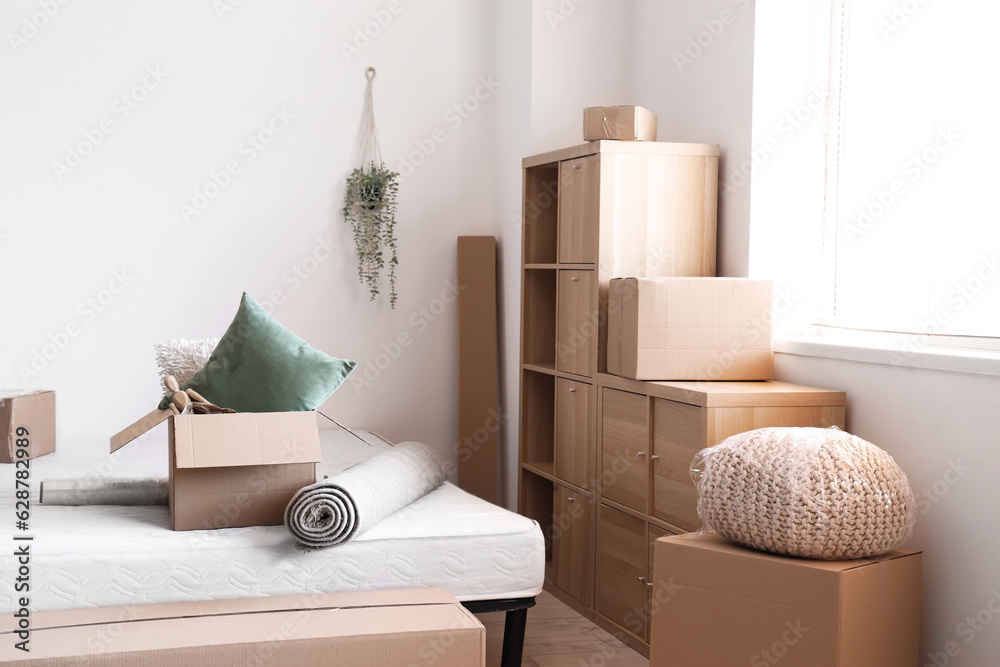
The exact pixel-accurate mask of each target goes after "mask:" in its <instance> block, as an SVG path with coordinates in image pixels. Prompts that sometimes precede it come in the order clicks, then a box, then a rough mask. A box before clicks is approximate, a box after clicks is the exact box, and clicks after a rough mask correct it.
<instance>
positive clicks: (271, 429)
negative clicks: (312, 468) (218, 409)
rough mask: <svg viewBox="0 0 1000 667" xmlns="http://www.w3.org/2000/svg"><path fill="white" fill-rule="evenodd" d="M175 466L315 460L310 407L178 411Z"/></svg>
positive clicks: (315, 431) (316, 450) (317, 451)
mask: <svg viewBox="0 0 1000 667" xmlns="http://www.w3.org/2000/svg"><path fill="white" fill-rule="evenodd" d="M171 429H172V430H173V433H174V454H173V458H172V460H173V461H174V462H175V464H176V466H177V467H178V468H214V467H221V466H254V465H276V464H281V463H305V462H312V463H316V462H319V461H320V458H321V455H320V448H319V431H318V429H317V427H316V413H314V412H264V413H239V414H221V415H180V416H176V417H174V418H173V420H172V421H171Z"/></svg>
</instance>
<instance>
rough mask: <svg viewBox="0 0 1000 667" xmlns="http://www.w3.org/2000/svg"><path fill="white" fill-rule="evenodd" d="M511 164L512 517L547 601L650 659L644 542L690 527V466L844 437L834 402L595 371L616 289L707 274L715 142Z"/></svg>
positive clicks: (811, 395)
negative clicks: (768, 437)
mask: <svg viewBox="0 0 1000 667" xmlns="http://www.w3.org/2000/svg"><path fill="white" fill-rule="evenodd" d="M522 167H523V176H524V181H523V185H524V188H523V195H524V202H523V237H522V242H523V246H522V252H523V254H522V270H521V278H522V281H521V285H522V293H521V377H520V388H521V393H520V397H521V398H520V424H519V434H520V452H519V462H520V465H519V493H518V506H519V511H520V512H521V513H522V514H524V515H525V516H528V517H531V518H533V519H535V520H536V521H538V522H539V524H541V526H542V528H543V532H544V534H545V536H546V558H547V561H548V564H547V568H546V584H545V587H546V590H549V591H550V592H551V593H552V594H553V595H555V596H556V597H558V598H559V599H561V600H562V601H564V602H566V603H567V604H569V605H570V606H572V607H573V608H575V609H576V610H577V611H579V612H581V613H582V614H584V615H585V616H587V617H588V618H590V619H592V620H594V621H595V622H597V623H598V624H600V625H602V626H604V627H605V628H607V629H609V630H611V631H613V632H614V633H615V634H616V635H617V636H619V637H621V638H622V639H623V640H624V641H626V642H628V643H629V644H630V645H632V646H633V647H635V648H637V649H638V650H639V651H641V652H643V653H646V654H647V655H648V650H649V647H648V643H647V642H648V616H649V609H650V600H649V590H650V586H649V585H648V584H651V582H652V580H653V573H652V571H651V570H652V562H653V561H652V557H651V548H652V544H653V542H655V541H656V539H657V538H659V537H661V536H663V535H667V534H676V533H680V532H684V531H686V530H692V529H694V528H697V527H698V524H697V515H696V513H695V505H694V503H695V502H696V497H695V495H694V487H693V485H692V483H691V481H690V476H689V473H688V467H689V465H690V462H691V458H692V457H693V455H694V454H695V453H696V452H697V451H698V450H700V449H701V448H703V447H706V446H710V445H713V444H715V443H716V442H718V441H720V440H721V439H723V438H725V437H727V436H728V435H731V434H734V433H737V432H741V431H744V430H748V429H750V428H756V427H759V426H765V425H788V426H806V425H831V424H837V425H840V426H843V421H844V407H843V406H844V395H843V393H841V392H831V391H824V390H817V389H810V388H807V387H796V386H793V385H785V384H782V383H775V382H714V383H712V382H687V383H686V382H639V381H635V380H628V379H623V378H619V377H616V376H612V375H608V374H607V373H606V370H607V365H606V361H605V360H606V348H607V344H606V343H607V326H606V325H607V317H608V310H607V303H608V300H607V297H608V283H609V281H610V280H611V279H612V278H615V277H619V276H646V277H661V276H713V275H715V244H716V200H717V178H718V147H717V146H712V145H706V144H676V143H653V142H620V141H596V142H591V143H588V144H583V145H580V146H574V147H571V148H567V149H564V150H560V151H553V152H550V153H545V154H542V155H536V156H532V157H528V158H525V159H524V160H523V161H522ZM658 576H663V575H662V574H659V573H658Z"/></svg>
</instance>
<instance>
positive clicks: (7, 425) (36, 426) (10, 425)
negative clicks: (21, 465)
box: [0, 390, 56, 463]
mask: <svg viewBox="0 0 1000 667" xmlns="http://www.w3.org/2000/svg"><path fill="white" fill-rule="evenodd" d="M19 450H20V451H23V452H25V453H24V454H18V451H19ZM54 451H56V393H55V392H54V391H47V390H43V391H35V392H30V393H25V392H23V391H5V390H0V463H13V462H14V461H17V460H18V459H33V458H37V457H39V456H42V455H43V454H51V453H52V452H54Z"/></svg>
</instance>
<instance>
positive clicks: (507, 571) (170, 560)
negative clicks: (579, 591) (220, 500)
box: [0, 428, 545, 665]
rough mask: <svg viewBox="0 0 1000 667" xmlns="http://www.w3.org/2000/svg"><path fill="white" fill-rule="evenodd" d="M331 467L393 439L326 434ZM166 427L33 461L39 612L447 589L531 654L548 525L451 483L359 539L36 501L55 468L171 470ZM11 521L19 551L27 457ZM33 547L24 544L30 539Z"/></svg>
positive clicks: (74, 472)
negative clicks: (528, 634) (494, 614)
mask: <svg viewBox="0 0 1000 667" xmlns="http://www.w3.org/2000/svg"><path fill="white" fill-rule="evenodd" d="M320 439H321V446H322V449H323V463H321V464H319V465H318V466H317V476H318V477H319V478H322V476H323V475H332V474H334V473H336V472H339V471H340V470H343V469H345V468H347V467H349V466H350V465H353V464H354V463H357V462H359V461H361V460H364V459H365V458H367V457H369V456H372V455H374V454H377V453H378V452H379V451H384V450H386V449H388V448H389V447H391V444H390V443H389V442H387V441H386V440H384V439H382V438H381V437H380V436H378V435H376V434H374V433H371V432H367V431H351V430H347V429H336V430H327V429H323V430H321V431H320ZM166 452H167V446H166V432H165V429H164V428H159V429H155V430H154V431H152V432H150V433H149V434H147V435H146V436H143V437H142V438H140V440H137V441H136V442H134V443H133V444H132V445H131V446H130V447H128V448H126V449H123V450H119V451H118V452H116V453H115V454H111V455H109V454H108V453H107V445H106V444H104V443H100V444H94V445H90V444H88V445H79V446H65V445H63V443H60V451H57V452H56V453H55V454H51V455H48V456H44V457H42V458H39V459H36V460H34V461H32V462H31V478H30V479H31V484H32V489H31V496H32V504H31V517H30V520H29V530H28V531H26V532H24V533H20V532H19V535H22V536H23V535H31V536H33V538H34V539H33V541H32V542H31V573H30V577H31V595H30V599H31V604H30V608H31V609H32V610H47V609H71V608H80V607H105V606H120V605H134V604H150V603H157V602H174V601H182V600H210V599H224V598H235V597H260V596H270V595H286V594H294V593H308V592H314V591H322V592H332V591H347V590H374V589H388V588H412V587H415V586H440V587H442V588H445V589H447V590H448V591H450V592H451V593H452V594H453V595H455V597H457V598H458V599H459V600H461V601H462V603H463V604H464V605H465V606H466V607H468V608H469V609H470V611H473V612H474V613H479V612H483V611H505V612H507V618H506V626H505V633H504V657H503V663H502V664H504V665H519V664H520V662H521V656H520V653H521V645H522V642H523V636H524V625H525V621H526V614H527V609H528V607H530V606H531V605H533V604H534V597H535V596H536V595H537V594H538V593H539V592H540V591H541V589H542V581H543V578H544V567H545V552H544V539H543V536H542V532H541V530H540V528H539V526H538V524H537V523H536V522H534V521H532V520H530V519H527V518H525V517H522V516H520V515H518V514H515V513H513V512H510V511H508V510H505V509H503V508H500V507H497V506H496V505H492V504H490V503H488V502H486V501H483V500H480V499H479V498H476V497H474V496H472V495H470V494H468V493H466V492H464V491H462V490H461V489H459V488H458V487H456V486H455V485H453V484H451V483H449V482H446V483H445V484H443V485H442V486H440V487H438V488H437V489H435V490H434V491H432V492H431V493H429V494H428V495H426V496H424V497H423V498H421V499H419V500H418V501H416V502H414V503H413V504H412V505H410V506H408V507H406V508H404V509H403V510H400V511H399V512H396V513H395V514H393V515H391V516H390V517H388V518H387V519H385V520H384V521H382V522H381V523H379V524H377V525H375V526H373V527H372V528H371V529H370V530H369V531H368V532H366V533H364V534H362V535H360V536H359V537H357V538H356V539H355V540H353V541H352V542H349V543H347V544H344V545H341V546H337V547H332V548H329V549H321V550H313V551H309V550H305V549H303V548H301V547H300V546H299V545H297V544H296V543H295V541H294V539H293V538H292V536H291V534H290V533H289V532H288V531H287V530H286V528H285V527H284V526H254V527H249V528H229V529H223V530H215V531H184V532H175V531H172V530H170V527H169V526H170V517H169V513H168V510H167V508H166V507H165V506H147V507H124V506H89V507H60V506H46V505H39V504H37V498H38V486H39V483H40V482H41V481H43V480H44V479H45V478H47V477H48V478H56V477H88V476H105V477H129V476H157V475H160V476H165V475H166V470H167V453H166ZM0 470H2V473H0V474H2V476H3V478H4V479H3V480H2V481H0V521H5V522H6V521H9V522H10V524H9V525H10V526H11V529H10V530H5V531H4V533H5V538H4V539H5V540H6V542H7V544H6V545H5V546H4V549H5V552H6V553H13V549H14V544H15V543H14V540H13V536H12V535H11V534H10V533H12V532H14V531H13V525H14V520H15V516H14V512H15V508H14V502H15V498H14V466H12V465H7V466H3V467H2V468H0ZM22 544H23V542H22ZM16 566H17V564H16V562H14V559H12V558H4V559H0V606H2V608H3V610H4V611H8V610H13V609H14V608H15V606H16V604H15V603H16V595H21V594H16V593H15V590H14V581H15V578H16V572H15V570H16Z"/></svg>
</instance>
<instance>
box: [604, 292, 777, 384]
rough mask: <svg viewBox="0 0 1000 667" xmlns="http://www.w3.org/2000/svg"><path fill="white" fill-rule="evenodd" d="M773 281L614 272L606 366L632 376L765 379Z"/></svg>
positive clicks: (769, 368)
mask: <svg viewBox="0 0 1000 667" xmlns="http://www.w3.org/2000/svg"><path fill="white" fill-rule="evenodd" d="M771 320H772V313H771V281H769V280H750V279H747V278H655V279H649V278H615V279H613V280H611V284H610V288H609V294H608V357H607V358H608V372H609V373H611V374H612V375H620V376H622V377H627V378H632V379H633V380H770V379H771V378H772V377H773V375H774V362H773V359H774V355H773V351H772V348H771Z"/></svg>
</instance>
